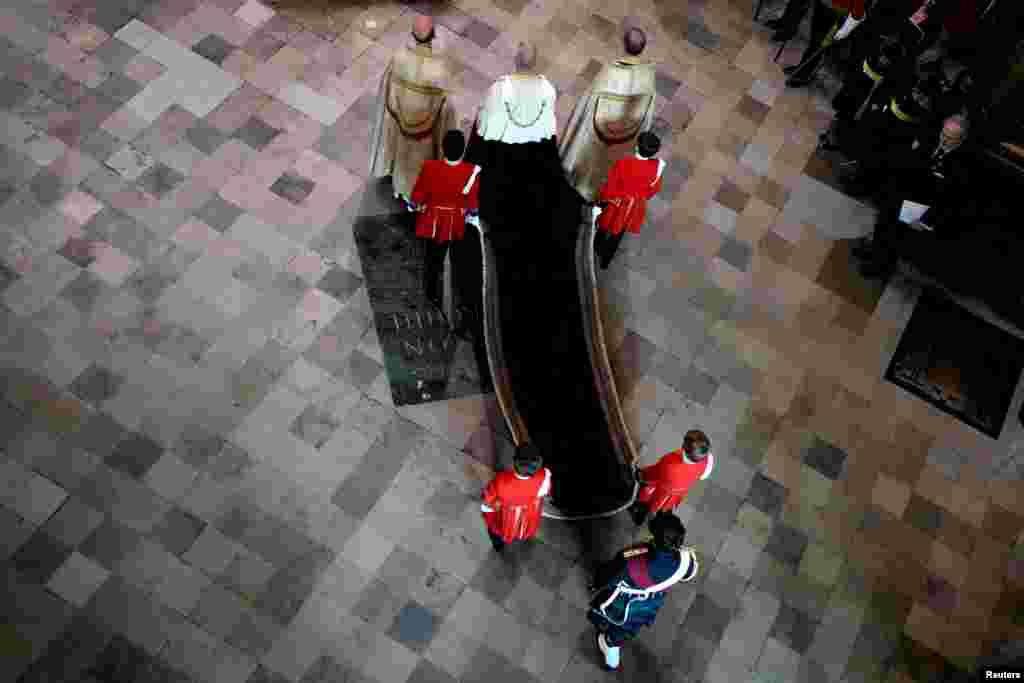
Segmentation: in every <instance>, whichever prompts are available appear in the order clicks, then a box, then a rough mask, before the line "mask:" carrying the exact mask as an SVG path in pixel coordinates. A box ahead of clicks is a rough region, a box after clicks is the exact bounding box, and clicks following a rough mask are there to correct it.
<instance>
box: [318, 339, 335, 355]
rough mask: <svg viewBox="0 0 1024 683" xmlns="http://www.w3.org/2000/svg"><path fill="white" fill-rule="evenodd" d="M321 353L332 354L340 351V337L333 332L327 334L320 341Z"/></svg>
mask: <svg viewBox="0 0 1024 683" xmlns="http://www.w3.org/2000/svg"><path fill="white" fill-rule="evenodd" d="M318 346H319V348H320V353H322V354H324V355H331V354H334V353H337V352H338V338H337V337H335V336H334V335H332V334H325V335H324V336H322V337H320V341H319V342H318Z"/></svg>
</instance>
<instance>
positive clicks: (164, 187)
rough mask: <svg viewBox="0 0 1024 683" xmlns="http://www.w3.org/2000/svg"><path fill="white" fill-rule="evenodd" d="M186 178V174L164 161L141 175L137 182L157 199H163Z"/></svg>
mask: <svg viewBox="0 0 1024 683" xmlns="http://www.w3.org/2000/svg"><path fill="white" fill-rule="evenodd" d="M183 180H185V176H184V175H183V174H182V173H181V172H179V171H177V170H175V169H173V168H171V167H170V166H168V165H167V164H164V163H162V162H159V161H158V162H156V163H155V164H153V166H151V167H150V168H149V169H147V170H146V172H145V173H143V174H142V175H140V176H139V179H138V181H137V184H138V186H139V187H140V188H142V190H143V191H144V192H146V193H148V194H151V195H152V196H154V197H156V198H157V199H163V198H164V197H165V196H167V194H169V193H170V192H171V191H172V190H173V189H174V188H176V187H177V186H178V185H180V184H181V182H182V181H183Z"/></svg>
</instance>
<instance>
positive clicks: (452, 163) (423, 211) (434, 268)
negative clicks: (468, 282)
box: [411, 130, 480, 308]
mask: <svg viewBox="0 0 1024 683" xmlns="http://www.w3.org/2000/svg"><path fill="white" fill-rule="evenodd" d="M441 149H442V151H443V153H444V159H428V160H427V161H424V162H423V168H422V169H421V170H420V175H419V177H418V178H417V179H416V185H415V187H413V190H412V197H411V200H412V203H413V205H415V207H416V210H417V211H418V212H419V215H418V216H417V217H416V236H417V237H422V238H423V239H425V240H428V242H427V254H426V264H425V266H424V269H423V270H424V273H423V277H424V282H423V288H424V292H425V293H426V295H427V299H428V300H429V301H430V302H431V303H433V304H434V305H435V306H437V307H438V308H440V307H441V291H440V290H441V268H442V265H443V264H444V256H445V253H446V252H447V251H448V247H449V245H450V244H451V243H452V241H454V240H461V239H462V237H463V235H465V233H466V218H467V216H468V215H469V214H470V212H475V211H476V210H477V209H478V208H479V197H480V183H479V182H477V175H478V174H479V173H480V167H479V166H474V165H473V164H470V163H468V162H465V161H462V153H463V152H464V151H465V149H466V140H465V137H464V136H463V135H462V131H458V130H450V131H448V132H447V133H446V134H445V136H444V140H443V141H442V143H441Z"/></svg>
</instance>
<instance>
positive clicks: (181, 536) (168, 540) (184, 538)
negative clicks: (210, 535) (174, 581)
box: [153, 507, 206, 556]
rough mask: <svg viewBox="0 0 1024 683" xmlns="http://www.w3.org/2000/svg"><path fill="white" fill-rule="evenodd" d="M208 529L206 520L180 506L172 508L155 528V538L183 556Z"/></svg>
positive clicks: (171, 550)
mask: <svg viewBox="0 0 1024 683" xmlns="http://www.w3.org/2000/svg"><path fill="white" fill-rule="evenodd" d="M205 529H206V522H204V521H203V520H201V519H199V518H198V517H196V516H195V515H193V514H191V513H189V512H187V511H185V510H182V509H180V508H176V507H175V508H171V509H170V510H168V512H167V514H166V515H164V518H163V519H162V520H160V522H158V523H157V525H156V526H155V527H154V528H153V538H154V539H156V540H157V541H158V542H159V543H160V544H161V545H163V547H164V548H166V549H167V550H168V551H170V552H171V553H173V554H175V555H178V556H181V555H184V554H185V553H187V552H188V551H189V549H190V548H191V547H192V545H193V544H194V543H195V542H196V539H197V538H199V536H200V534H202V533H203V531H204V530H205Z"/></svg>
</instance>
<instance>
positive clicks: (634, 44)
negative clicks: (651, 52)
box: [622, 26, 647, 57]
mask: <svg viewBox="0 0 1024 683" xmlns="http://www.w3.org/2000/svg"><path fill="white" fill-rule="evenodd" d="M622 42H623V44H624V45H625V46H626V54H628V55H631V56H633V57H636V56H637V55H639V54H640V53H641V52H643V51H644V48H645V47H647V35H646V34H645V33H644V32H643V31H641V30H640V29H639V28H637V27H636V26H632V27H630V28H627V29H626V33H625V35H624V36H623V37H622Z"/></svg>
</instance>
